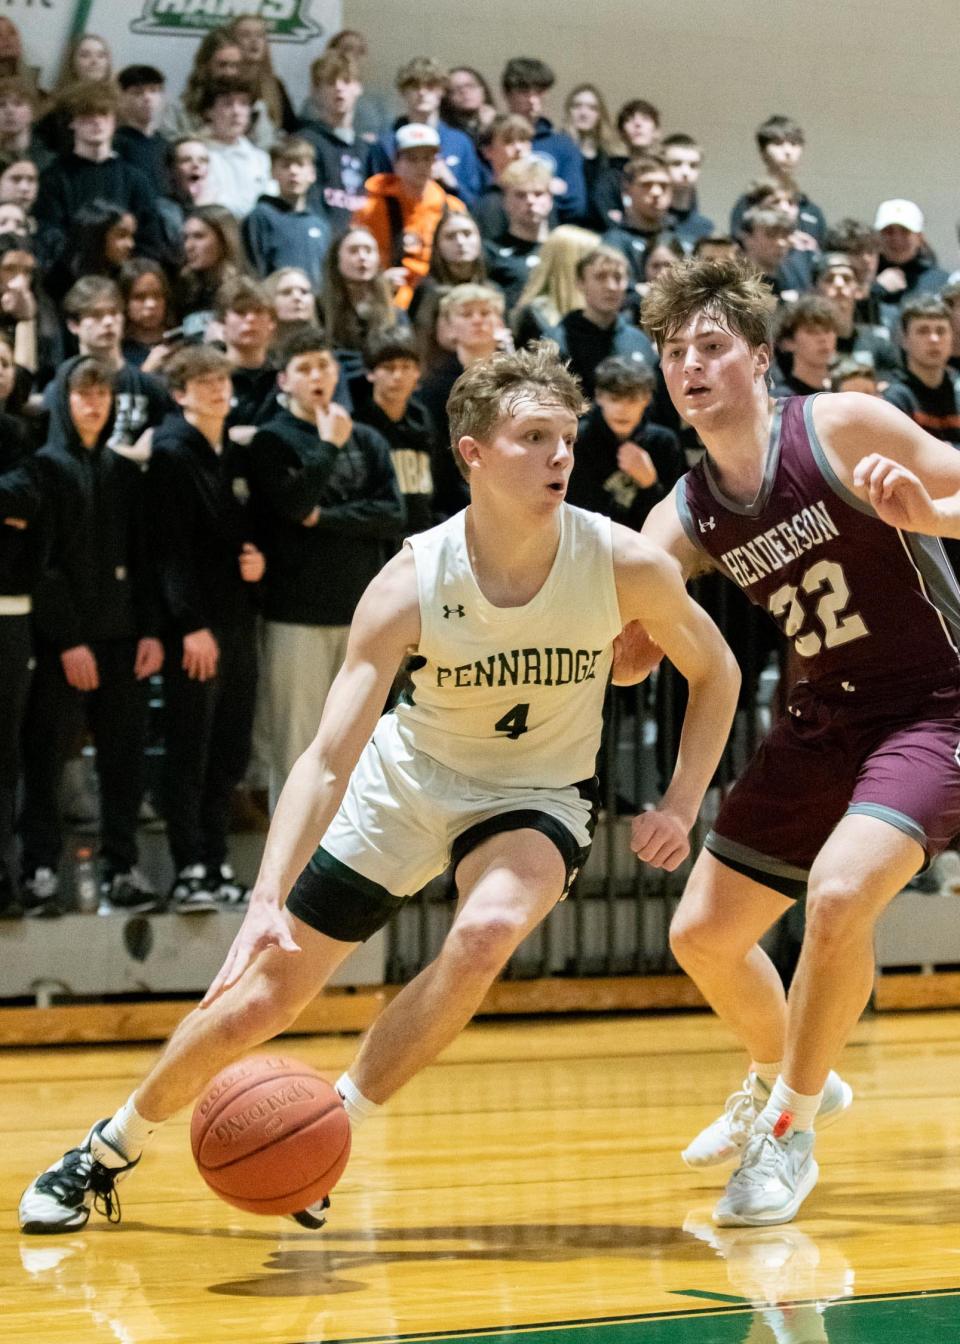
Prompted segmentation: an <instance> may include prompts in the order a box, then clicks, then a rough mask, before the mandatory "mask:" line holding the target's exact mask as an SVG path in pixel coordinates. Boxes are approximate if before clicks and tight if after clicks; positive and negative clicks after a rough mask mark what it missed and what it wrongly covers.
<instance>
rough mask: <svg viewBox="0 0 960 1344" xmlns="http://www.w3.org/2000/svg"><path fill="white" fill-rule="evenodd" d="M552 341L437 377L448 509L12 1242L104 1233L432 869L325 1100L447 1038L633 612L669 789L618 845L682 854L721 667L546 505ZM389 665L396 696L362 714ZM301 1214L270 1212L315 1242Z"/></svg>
mask: <svg viewBox="0 0 960 1344" xmlns="http://www.w3.org/2000/svg"><path fill="white" fill-rule="evenodd" d="M553 350H554V347H551V346H546V347H544V348H539V349H537V350H535V351H532V352H531V351H524V352H521V353H520V354H516V355H497V356H494V357H493V358H491V359H489V360H485V361H482V362H480V363H478V364H474V365H472V366H471V367H470V368H469V369H468V370H467V371H466V372H465V373H464V374H463V376H462V377H461V378H460V379H459V381H458V383H457V385H456V387H455V388H454V391H453V393H452V395H451V398H450V402H449V413H450V423H451V435H452V442H453V444H454V445H455V446H456V447H455V452H456V455H457V459H458V465H460V467H461V470H462V471H463V473H464V475H465V476H466V477H467V479H468V481H469V483H470V488H471V504H470V506H469V508H467V509H466V510H465V511H464V512H462V513H460V514H457V515H456V516H455V517H453V518H451V519H450V520H449V521H448V522H446V523H443V524H441V525H440V526H439V527H436V528H434V529H432V530H431V531H429V532H425V533H421V534H419V535H417V536H415V537H412V538H411V539H410V540H409V541H408V542H407V544H406V546H405V547H404V549H403V551H402V552H401V553H400V554H399V555H398V556H396V557H395V558H394V559H393V560H391V561H390V563H389V564H388V565H386V567H385V568H384V569H383V570H382V571H381V573H380V574H379V575H378V577H377V578H376V579H375V580H374V581H373V583H371V585H370V587H369V588H368V589H367V592H366V593H365V595H364V596H363V598H362V600H361V602H360V604H359V606H358V608H357V611H356V615H355V617H354V621H353V625H352V629H351V634H350V640H349V645H348V649H347V657H346V661H345V664H344V666H343V669H342V670H341V672H340V674H339V675H338V677H337V679H336V681H335V682H334V685H333V687H332V689H331V691H330V695H329V698H328V700H327V704H326V708H325V709H324V713H323V719H322V722H321V724H320V728H319V731H318V733H317V736H316V739H315V741H314V742H313V744H312V745H311V746H310V747H309V748H308V750H307V751H306V752H305V753H304V754H303V755H302V756H301V757H300V759H299V760H298V761H297V763H296V764H295V765H294V767H293V769H292V771H291V773H290V777H289V779H288V781H287V784H286V786H285V788H284V790H283V793H282V795H281V797H280V800H279V803H278V806H277V809H276V812H275V814H274V818H273V823H272V825H271V827H270V833H269V835H268V837H267V841H266V847H265V851H264V855H263V861H262V864H261V868H260V873H259V876H258V878H257V881H256V884H255V886H254V888H253V892H252V894H251V899H250V906H249V910H248V912H247V914H246V916H245V918H244V922H243V925H242V926H241V928H240V930H239V932H238V934H237V937H236V939H235V941H234V943H233V946H232V947H231V949H230V951H229V954H228V955H227V958H226V961H225V963H224V965H223V968H222V969H221V971H220V973H219V974H218V975H217V977H216V979H215V980H214V982H213V984H212V985H211V986H210V989H209V990H208V992H207V995H206V997H205V999H204V1000H203V1003H202V1005H201V1006H200V1007H199V1008H198V1009H196V1010H195V1011H194V1012H192V1013H191V1014H190V1015H189V1016H188V1017H187V1018H186V1019H185V1020H184V1021H183V1022H182V1023H181V1025H180V1026H179V1027H178V1028H177V1030H176V1032H175V1033H174V1034H173V1036H172V1038H171V1040H170V1042H169V1043H168V1045H167V1047H166V1049H165V1050H164V1052H163V1054H162V1055H161V1057H160V1059H159V1060H158V1061H157V1063H156V1064H155V1065H154V1067H153V1068H152V1070H151V1071H150V1073H149V1074H148V1075H147V1077H146V1078H145V1079H144V1081H143V1082H142V1083H141V1084H140V1086H139V1087H138V1088H137V1089H136V1091H135V1092H134V1093H133V1095H132V1096H131V1097H130V1099H129V1100H128V1101H127V1102H126V1103H125V1104H124V1105H123V1106H122V1107H121V1108H120V1110H119V1111H118V1112H117V1113H116V1114H115V1115H113V1116H112V1117H110V1118H108V1119H106V1120H101V1121H99V1122H98V1123H97V1124H95V1125H94V1126H93V1127H92V1129H91V1130H90V1132H89V1133H88V1134H87V1136H86V1137H85V1138H84V1139H83V1140H82V1141H81V1142H80V1144H79V1146H78V1147H77V1148H74V1149H71V1150H70V1152H68V1153H67V1154H65V1155H64V1157H63V1158H61V1159H60V1160H59V1161H58V1162H57V1163H56V1164H55V1165H54V1166H53V1167H51V1168H50V1169H49V1170H48V1171H46V1172H45V1173H44V1174H43V1175H41V1176H39V1177H38V1178H37V1179H36V1180H35V1181H34V1182H33V1183H32V1184H31V1185H30V1187H29V1188H28V1189H27V1191H26V1192H25V1194H24V1196H23V1198H22V1200H21V1203H20V1225H21V1228H22V1229H23V1231H25V1232H40V1233H50V1232H61V1231H70V1230H73V1229H76V1228H80V1227H83V1226H84V1224H85V1223H86V1221H87V1218H88V1217H89V1213H90V1207H91V1205H92V1204H93V1202H94V1200H95V1199H96V1201H97V1203H98V1207H99V1208H101V1210H103V1211H105V1212H106V1213H107V1215H108V1216H111V1215H112V1216H114V1217H116V1216H117V1212H116V1205H115V1203H114V1200H113V1188H114V1183H115V1181H116V1179H117V1178H118V1177H119V1176H121V1175H122V1174H124V1173H125V1172H127V1171H129V1170H130V1169H131V1168H132V1167H133V1166H135V1165H136V1163H137V1162H138V1161H139V1158H140V1153H141V1150H142V1148H143V1146H144V1144H145V1143H146V1141H147V1139H148V1138H149V1137H150V1135H151V1134H152V1133H153V1131H154V1130H156V1129H157V1127H158V1126H159V1125H160V1124H162V1123H163V1122H164V1121H165V1120H167V1119H168V1118H169V1117H170V1116H172V1115H173V1114H174V1113H175V1112H176V1111H178V1110H180V1109H181V1108H182V1107H184V1106H186V1105H187V1104H189V1103H190V1102H191V1101H193V1100H194V1098H195V1097H196V1096H197V1095H198V1094H199V1093H200V1092H201V1091H202V1089H203V1087H204V1085H205V1084H206V1082H207V1081H208V1080H209V1079H210V1078H211V1077H212V1076H213V1075H214V1074H215V1073H217V1072H218V1071H219V1070H220V1069H222V1068H224V1067H225V1066H226V1065H228V1064H229V1063H231V1061H233V1060H235V1059H237V1058H238V1057H239V1056H241V1055H243V1054H244V1053H246V1052H247V1051H249V1050H251V1049H252V1048H253V1047H255V1046H257V1045H259V1044H260V1043H261V1042H263V1041H266V1040H268V1039H269V1038H270V1037H272V1036H274V1035H276V1034H277V1033H278V1032H280V1031H283V1030H284V1029H285V1028H286V1027H288V1026H289V1025H290V1024H291V1023H292V1022H293V1021H294V1020H295V1018H296V1017H297V1015H298V1014H299V1013H300V1011H301V1010H302V1009H303V1008H304V1007H305V1006H306V1005H307V1004H308V1003H309V1002H310V1001H311V1000H312V999H313V998H314V997H315V996H316V994H317V993H318V991H319V990H320V989H321V988H322V986H323V985H324V984H325V983H326V981H327V980H328V979H329V977H330V975H331V974H332V972H333V971H334V970H335V969H336V967H337V966H339V964H340V963H341V962H342V961H343V960H344V959H345V958H346V957H347V956H349V954H350V953H351V952H352V951H353V949H354V948H355V947H356V946H357V944H358V943H359V942H361V941H362V940H364V939H366V938H369V937H370V935H371V934H373V933H374V932H375V931H376V930H377V929H379V928H380V927H381V926H382V925H383V924H384V923H385V922H386V921H387V920H388V918H389V917H390V915H391V914H392V913H393V912H394V911H395V910H396V909H397V908H398V907H399V906H400V905H402V903H403V901H404V900H405V899H406V898H408V897H409V896H410V895H411V894H413V893H414V892H416V891H418V890H419V889H420V888H421V887H423V886H424V884H425V883H426V882H428V881H429V880H430V878H432V877H435V876H436V875H437V874H439V873H441V872H443V871H444V869H445V868H446V867H447V866H448V864H450V863H451V862H452V864H453V865H454V869H455V876H456V885H457V891H458V896H459V900H458V906H457V911H456V915H455V918H454V921H453V925H452V928H451V930H450V933H449V935H448V937H447V939H446V941H445V943H444V945H443V948H442V950H441V951H440V953H439V955H438V957H437V958H436V960H435V961H434V962H433V963H432V964H431V965H429V966H428V967H427V968H426V969H425V970H424V971H422V972H421V973H420V974H419V975H418V976H417V977H416V979H415V980H413V981H412V982H411V983H410V984H409V985H407V986H406V987H405V988H404V990H403V991H402V992H401V993H400V994H399V995H398V996H397V997H396V998H395V999H393V1000H392V1002H391V1003H390V1004H389V1005H388V1006H387V1008H385V1009H384V1011H383V1013H382V1014H381V1015H380V1017H379V1018H378V1020H377V1022H376V1023H375V1024H374V1026H373V1027H372V1029H371V1030H370V1032H369V1034H368V1035H367V1037H366V1039H365V1040H364V1042H363V1044H362V1046H361V1049H360V1052H359V1054H358V1055H357V1058H356V1060H355V1061H354V1063H353V1064H352V1065H351V1067H350V1069H349V1070H348V1072H347V1073H345V1074H344V1075H343V1077H342V1078H341V1079H340V1080H339V1083H338V1085H337V1086H338V1089H339V1091H340V1093H341V1095H342V1097H343V1099H344V1103H345V1105H346V1108H347V1112H348V1114H349V1116H350V1119H351V1123H352V1124H353V1125H354V1126H356V1125H357V1124H358V1123H359V1122H361V1121H362V1120H363V1119H365V1118H366V1117H368V1116H369V1115H370V1114H371V1113H372V1112H374V1111H376V1109H377V1107H378V1106H380V1105H381V1104H382V1103H383V1102H385V1101H386V1100H387V1099H388V1098H389V1097H390V1096H392V1095H393V1093H394V1092H396V1091H397V1089H398V1088H400V1087H402V1086H403V1084H404V1083H405V1082H407V1081H408V1079H410V1078H411V1077H412V1076H413V1075H414V1074H415V1073H417V1071H418V1070H420V1069H422V1068H423V1067H424V1066H425V1065H426V1064H429V1063H430V1061H431V1060H433V1059H434V1058H435V1057H436V1055H437V1054H438V1053H439V1052H440V1051H441V1050H442V1049H443V1048H444V1047H445V1046H446V1045H447V1044H449V1042H450V1041H451V1040H453V1038H454V1037H455V1036H456V1035H457V1033H458V1032H459V1031H460V1030H461V1028H462V1027H463V1026H465V1024H466V1023H467V1022H468V1021H469V1020H470V1018H471V1017H472V1016H473V1014H474V1013H475V1012H476V1010H477V1008H478V1007H479V1006H480V1004H481V1002H482V1001H483V998H484V995H485V994H486V992H487V990H488V989H489V987H490V985H491V983H492V982H493V980H494V979H495V977H496V976H497V974H498V973H499V972H500V970H501V969H502V968H503V966H504V964H505V963H506V961H507V960H508V958H509V957H510V955H511V954H512V952H513V951H514V949H515V948H516V947H517V945H518V944H519V943H520V942H521V940H522V939H523V938H524V937H525V936H526V935H527V934H528V933H529V932H530V930H531V929H533V928H534V927H535V926H536V925H537V924H539V923H540V921H541V920H542V919H543V918H544V917H545V916H546V915H547V914H548V913H549V912H550V910H552V909H553V907H554V906H555V905H556V903H557V902H558V901H559V900H561V899H562V898H563V896H564V895H565V893H566V891H567V889H568V887H569V885H570V883H571V882H572V880H573V878H574V877H575V876H576V873H577V871H578V870H579V868H580V866H581V865H582V863H583V861H584V858H585V856H586V853H587V850H588V848H589V845H590V839H591V835H592V831H593V825H594V820H595V816H596V794H595V781H594V779H593V772H594V762H595V758H596V755H597V750H598V747H599V744H600V731H601V710H602V705H603V699H604V692H605V688H606V684H607V680H608V677H609V675H610V670H611V664H612V662H613V653H614V649H613V646H614V640H615V639H616V637H617V636H618V634H619V632H620V631H621V628H622V627H623V626H624V625H625V624H626V623H628V622H631V621H633V620H642V621H643V622H644V624H645V625H646V627H647V629H648V630H649V633H650V635H651V637H652V638H653V639H654V640H655V641H656V643H657V644H658V645H660V646H661V647H662V648H663V649H664V651H665V652H666V654H667V656H668V657H669V658H670V659H671V660H672V662H673V663H674V664H675V665H676V667H677V668H678V669H679V671H680V672H681V674H682V675H683V676H684V677H685V678H686V679H687V682H688V683H689V688H690V697H689V707H688V709H687V714H686V719H685V722H684V728H683V733H682V737H681V743H680V753H679V759H678V764H677V768H676V771H675V774H674V777H673V779H672V781H671V783H670V786H669V788H668V789H667V791H666V793H665V795H664V797H663V798H662V800H661V801H660V803H659V805H658V806H657V807H656V808H655V809H654V810H651V811H649V812H645V813H644V814H643V815H642V816H640V817H638V818H637V819H636V820H635V821H634V823H633V836H632V844H633V848H634V849H635V850H636V852H637V853H638V855H639V856H640V857H641V858H643V859H644V860H645V861H646V862H648V863H650V864H653V865H654V866H657V867H661V868H666V869H673V868H675V867H676V866H677V865H678V864H679V863H680V862H681V861H682V860H683V859H684V858H685V857H686V855H687V853H688V851H689V844H688V840H687V835H688V832H689V830H690V828H691V826H692V825H693V822H694V820H695V818H696V816H697V813H698V810H699V807H700V803H701V800H702V798H703V795H704V792H705V791H706V788H707V786H708V784H709V781H710V779H711V777H712V775H713V773H714V770H715V768H716V765H717V763H718V761H719V759H720V755H721V752H722V750H723V746H724V743H725V742H726V739H727V733H728V731H729V728H730V723H731V721H732V718H733V713H734V709H735V706H736V699H737V690H738V685H739V673H738V670H737V668H736V664H735V663H734V660H733V657H732V655H731V654H730V651H729V650H728V648H727V646H726V644H725V643H724V641H723V639H722V637H721V636H720V634H719V632H718V630H717V629H716V627H715V626H714V625H713V623H712V622H711V621H710V619H709V618H708V617H707V616H706V614H705V613H704V612H703V611H702V610H701V609H700V608H699V607H698V606H697V605H696V604H695V603H694V602H693V601H691V599H690V598H689V597H688V596H687V593H686V591H685V589H684V586H683V582H682V580H681V578H680V574H679V572H678V570H677V567H676V565H675V564H674V562H673V561H672V560H671V559H670V558H669V557H667V556H666V555H665V554H664V553H663V552H662V551H660V550H659V549H658V548H657V547H654V546H652V545H651V544H649V543H648V542H646V541H644V540H642V539H641V538H640V537H639V536H638V535H637V534H636V533H633V532H630V531H628V530H627V529H625V528H621V527H616V526H614V525H613V524H611V522H610V521H609V520H608V519H606V518H602V517H600V516H599V515H597V514H592V513H586V512H583V511H582V510H579V509H575V508H572V507H571V506H569V505H566V504H565V503H564V494H565V492H566V487H567V482H568V479H569V476H570V472H571V470H572V467H573V444H574V440H575V438H576V433H577V417H578V414H579V413H580V411H581V410H582V395H581V392H580V387H579V384H578V382H577V380H576V379H575V378H574V377H573V376H572V375H571V374H570V373H569V372H568V371H567V370H566V369H565V368H564V366H563V365H561V364H560V363H559V361H558V360H557V358H556V356H555V354H554V353H553ZM411 649H413V650H415V651H416V657H415V659H414V669H415V670H414V671H413V674H412V693H411V694H410V695H409V696H408V697H407V698H406V700H405V702H404V703H401V704H399V705H398V706H397V707H396V709H395V710H394V711H393V712H391V713H389V714H385V715H383V716H382V717H381V711H382V708H383V705H384V702H385V701H386V699H387V696H388V693H389V691H390V687H391V684H392V682H393V679H394V676H395V674H396V672H397V668H398V666H399V665H400V664H401V663H402V661H403V659H404V657H405V655H406V654H407V652H408V651H409V650H411ZM318 846H319V847H318ZM324 1206H325V1202H324ZM322 1207H323V1206H314V1208H312V1209H308V1210H304V1211H303V1212H302V1213H300V1214H296V1215H294V1216H295V1218H296V1219H297V1221H298V1222H300V1223H301V1225H303V1226H307V1227H319V1226H321V1225H322V1223H323V1215H322Z"/></svg>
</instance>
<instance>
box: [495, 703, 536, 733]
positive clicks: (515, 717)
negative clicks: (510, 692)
mask: <svg viewBox="0 0 960 1344" xmlns="http://www.w3.org/2000/svg"><path fill="white" fill-rule="evenodd" d="M529 711H530V705H529V703H527V704H525V705H524V704H520V705H514V707H513V709H508V710H507V712H506V714H504V716H503V718H502V719H497V721H496V723H495V724H494V725H493V726H494V729H495V730H496V731H497V732H498V733H506V735H507V737H509V738H512V739H513V741H514V742H515V741H516V740H517V738H518V737H521V736H522V735H523V734H524V733H526V732H529V729H528V728H527V714H528V713H529Z"/></svg>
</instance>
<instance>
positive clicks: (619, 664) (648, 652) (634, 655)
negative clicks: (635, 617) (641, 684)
mask: <svg viewBox="0 0 960 1344" xmlns="http://www.w3.org/2000/svg"><path fill="white" fill-rule="evenodd" d="M662 657H663V650H662V649H661V648H660V646H659V644H654V642H653V640H652V639H651V638H650V636H649V635H648V634H647V632H646V630H644V628H643V626H642V625H641V624H640V622H639V621H629V622H628V623H627V624H626V625H625V626H624V627H623V629H622V630H621V631H620V633H619V635H617V637H616V639H615V640H614V641H613V684H614V686H635V685H636V683H637V682H638V681H643V680H644V678H645V677H649V675H650V673H651V672H652V671H653V669H654V668H655V667H656V666H657V664H658V663H659V662H660V660H661V658H662Z"/></svg>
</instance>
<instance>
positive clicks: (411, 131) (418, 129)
mask: <svg viewBox="0 0 960 1344" xmlns="http://www.w3.org/2000/svg"><path fill="white" fill-rule="evenodd" d="M394 138H395V139H396V142H397V153H398V154H399V153H400V152H401V151H402V150H404V149H439V148H440V137H439V135H438V134H437V132H436V131H435V130H434V129H433V127H432V126H424V125H423V123H422V122H419V121H411V122H408V123H407V125H406V126H400V127H399V128H398V130H397V133H396V136H395V137H394Z"/></svg>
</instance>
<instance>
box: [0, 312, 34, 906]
mask: <svg viewBox="0 0 960 1344" xmlns="http://www.w3.org/2000/svg"><path fill="white" fill-rule="evenodd" d="M14 374H15V365H14V361H13V346H12V344H11V338H10V337H9V336H8V335H7V333H6V332H0V402H6V401H7V400H8V399H9V397H10V395H11V393H12V392H13V385H14ZM40 507H41V501H40V490H39V482H38V479H37V474H36V470H35V468H34V464H33V461H32V458H31V455H30V453H29V442H28V437H27V433H26V430H25V428H24V426H23V423H22V421H20V420H19V419H17V418H16V417H15V416H12V415H7V414H4V413H0V919H7V918H12V917H13V916H15V915H18V914H20V913H21V907H20V904H19V901H18V899H17V896H16V893H15V889H14V885H13V882H12V873H11V867H10V864H11V859H12V847H13V822H14V807H15V798H16V791H17V781H18V779H19V777H20V730H21V726H22V723H23V714H24V709H25V708H26V703H27V689H28V687H29V685H30V666H31V661H32V658H33V641H32V638H31V633H30V611H31V608H32V599H33V591H34V588H35V587H36V582H37V576H38V569H39V557H40V547H39V544H38V528H37V523H38V521H39V517H40Z"/></svg>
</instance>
